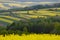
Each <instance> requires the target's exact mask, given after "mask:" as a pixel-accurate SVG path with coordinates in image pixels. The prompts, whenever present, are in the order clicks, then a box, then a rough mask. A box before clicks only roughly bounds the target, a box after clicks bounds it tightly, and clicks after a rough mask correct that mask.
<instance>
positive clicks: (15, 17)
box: [0, 8, 60, 26]
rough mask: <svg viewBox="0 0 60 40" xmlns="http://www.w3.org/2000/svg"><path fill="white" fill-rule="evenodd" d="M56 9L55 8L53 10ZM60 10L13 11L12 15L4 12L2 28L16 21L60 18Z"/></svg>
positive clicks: (0, 16) (1, 20) (1, 18)
mask: <svg viewBox="0 0 60 40" xmlns="http://www.w3.org/2000/svg"><path fill="white" fill-rule="evenodd" d="M53 9H54V8H53ZM59 11H60V8H58V10H57V11H49V9H40V10H38V11H35V10H30V11H29V14H28V13H27V12H28V11H13V12H12V13H9V12H3V13H0V26H7V25H9V24H12V23H13V22H15V21H19V20H21V19H25V18H26V19H29V18H37V17H45V18H46V17H48V16H57V15H58V16H60V12H59Z"/></svg>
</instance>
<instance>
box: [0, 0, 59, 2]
mask: <svg viewBox="0 0 60 40" xmlns="http://www.w3.org/2000/svg"><path fill="white" fill-rule="evenodd" d="M0 2H60V0H0Z"/></svg>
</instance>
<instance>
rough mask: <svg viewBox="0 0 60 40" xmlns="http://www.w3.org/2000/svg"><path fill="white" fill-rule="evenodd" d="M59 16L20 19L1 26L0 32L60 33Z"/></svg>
mask: <svg viewBox="0 0 60 40" xmlns="http://www.w3.org/2000/svg"><path fill="white" fill-rule="evenodd" d="M59 17H60V16H55V17H47V18H31V19H28V20H20V21H18V22H14V23H12V24H11V25H8V26H7V27H0V34H12V33H14V34H22V33H25V34H30V33H37V34H39V33H44V34H45V33H47V34H60V19H59Z"/></svg>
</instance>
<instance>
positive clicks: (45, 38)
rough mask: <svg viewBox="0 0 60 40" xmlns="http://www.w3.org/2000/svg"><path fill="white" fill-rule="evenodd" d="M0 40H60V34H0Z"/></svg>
mask: <svg viewBox="0 0 60 40" xmlns="http://www.w3.org/2000/svg"><path fill="white" fill-rule="evenodd" d="M0 40H60V35H54V34H30V35H24V34H23V35H22V36H19V35H14V34H12V35H5V37H4V36H2V35H0Z"/></svg>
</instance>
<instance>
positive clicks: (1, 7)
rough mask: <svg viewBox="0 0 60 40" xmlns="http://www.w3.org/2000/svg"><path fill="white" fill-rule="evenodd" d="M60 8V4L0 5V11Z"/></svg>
mask: <svg viewBox="0 0 60 40" xmlns="http://www.w3.org/2000/svg"><path fill="white" fill-rule="evenodd" d="M55 7H60V3H50V4H36V5H32V4H30V5H27V4H25V5H24V4H19V3H18V4H16V3H10V4H9V3H0V10H8V9H12V10H34V9H43V8H55Z"/></svg>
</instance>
